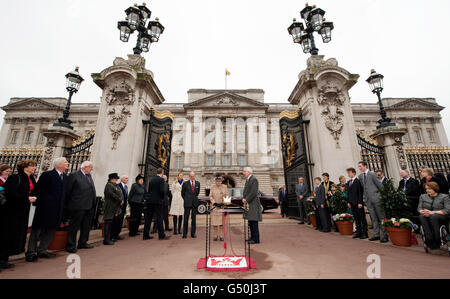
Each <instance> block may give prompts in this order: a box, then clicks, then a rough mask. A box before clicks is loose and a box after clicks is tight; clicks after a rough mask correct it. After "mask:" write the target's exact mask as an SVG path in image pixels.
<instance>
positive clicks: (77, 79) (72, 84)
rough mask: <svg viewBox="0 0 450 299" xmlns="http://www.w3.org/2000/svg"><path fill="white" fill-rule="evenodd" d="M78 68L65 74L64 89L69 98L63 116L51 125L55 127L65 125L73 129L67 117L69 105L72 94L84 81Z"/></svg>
mask: <svg viewBox="0 0 450 299" xmlns="http://www.w3.org/2000/svg"><path fill="white" fill-rule="evenodd" d="M78 71H79V68H78V67H76V68H75V70H74V71H73V72H70V73H68V74H67V75H66V89H67V91H68V92H69V99H68V100H67V104H66V108H65V109H64V112H63V117H61V118H59V119H58V120H57V121H56V122H55V123H54V124H53V125H54V126H57V127H65V128H68V129H71V130H73V127H72V126H71V124H72V121H71V120H70V119H69V115H70V105H71V104H72V96H73V94H74V93H77V92H78V90H80V86H81V83H82V82H83V81H84V79H83V77H81V76H80V74H79V73H78Z"/></svg>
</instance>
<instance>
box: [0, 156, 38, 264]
mask: <svg viewBox="0 0 450 299" xmlns="http://www.w3.org/2000/svg"><path fill="white" fill-rule="evenodd" d="M36 166H37V163H36V162H35V161H32V160H24V161H19V162H18V163H17V170H18V174H13V175H11V176H10V177H8V179H7V180H6V182H5V184H4V185H3V187H4V188H5V194H6V204H5V205H3V206H2V215H1V219H0V268H3V269H9V268H12V267H13V265H12V264H10V263H8V258H9V257H10V256H11V255H17V254H21V253H23V252H25V241H26V238H27V231H28V218H29V213H30V203H33V202H35V201H36V197H35V196H34V192H33V190H34V188H35V186H36V181H35V180H34V175H33V174H34V172H35V171H36Z"/></svg>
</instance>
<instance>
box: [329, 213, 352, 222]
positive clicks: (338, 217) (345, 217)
mask: <svg viewBox="0 0 450 299" xmlns="http://www.w3.org/2000/svg"><path fill="white" fill-rule="evenodd" d="M333 221H334V222H347V221H352V222H353V216H352V215H350V214H337V215H334V216H333Z"/></svg>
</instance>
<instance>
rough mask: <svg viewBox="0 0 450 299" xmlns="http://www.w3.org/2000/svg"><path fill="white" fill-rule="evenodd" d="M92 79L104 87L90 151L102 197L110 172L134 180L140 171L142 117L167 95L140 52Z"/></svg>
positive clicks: (98, 190) (142, 140)
mask: <svg viewBox="0 0 450 299" xmlns="http://www.w3.org/2000/svg"><path fill="white" fill-rule="evenodd" d="M92 78H93V80H94V82H95V83H96V84H97V85H98V86H99V87H100V88H101V89H102V90H103V94H102V97H101V104H100V109H99V113H98V119H97V127H96V129H95V137H94V144H93V148H92V154H91V160H92V162H93V163H94V172H93V178H94V182H95V187H96V190H97V195H99V196H102V195H103V189H104V186H105V183H106V181H107V179H108V174H109V173H113V172H117V173H118V174H119V175H128V176H129V177H130V179H131V182H132V181H133V180H134V178H135V177H136V175H138V174H139V173H140V168H139V164H140V163H142V158H143V155H144V147H145V137H146V134H145V132H146V128H145V126H144V125H143V120H148V119H150V111H151V109H152V107H154V106H156V105H159V104H161V103H163V102H164V97H163V96H162V94H161V92H160V91H159V89H158V86H157V85H156V83H155V81H153V73H152V72H151V71H149V70H147V69H145V59H144V58H143V57H141V56H140V55H128V59H127V60H125V59H123V58H116V59H115V60H114V63H113V66H111V67H108V68H107V69H105V70H103V71H102V72H101V73H96V74H92Z"/></svg>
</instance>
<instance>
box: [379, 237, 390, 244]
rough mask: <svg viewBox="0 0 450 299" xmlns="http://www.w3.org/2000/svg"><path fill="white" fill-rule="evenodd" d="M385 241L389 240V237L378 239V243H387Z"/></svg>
mask: <svg viewBox="0 0 450 299" xmlns="http://www.w3.org/2000/svg"><path fill="white" fill-rule="evenodd" d="M387 242H389V239H388V238H387V237H386V238H383V239H381V241H380V243H387Z"/></svg>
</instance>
